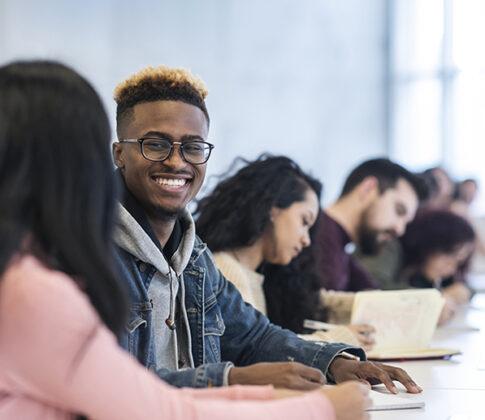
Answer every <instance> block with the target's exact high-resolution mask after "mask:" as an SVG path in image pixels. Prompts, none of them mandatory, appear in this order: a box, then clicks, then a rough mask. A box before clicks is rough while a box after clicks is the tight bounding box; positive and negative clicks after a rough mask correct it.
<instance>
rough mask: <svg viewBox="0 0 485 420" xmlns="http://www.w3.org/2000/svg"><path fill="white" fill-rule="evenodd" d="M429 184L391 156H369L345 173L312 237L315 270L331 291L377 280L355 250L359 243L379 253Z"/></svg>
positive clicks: (398, 232)
mask: <svg viewBox="0 0 485 420" xmlns="http://www.w3.org/2000/svg"><path fill="white" fill-rule="evenodd" d="M426 194H427V189H426V187H425V185H424V183H423V182H422V180H420V179H419V178H418V177H417V176H416V175H414V174H412V173H411V172H409V171H408V170H406V169H405V168H403V167H402V166H400V165H398V164H396V163H394V162H392V161H390V160H389V159H384V158H380V159H371V160H368V161H365V162H363V163H361V164H360V165H358V166H357V167H356V168H355V169H354V170H353V171H352V172H351V173H350V175H349V176H348V177H347V179H346V181H345V184H344V187H343V189H342V193H341V195H340V197H339V199H338V200H337V201H336V202H335V203H333V204H332V205H330V206H329V207H327V208H326V209H325V210H324V211H323V212H322V216H321V217H322V221H321V223H319V227H318V230H317V231H316V232H315V240H314V241H313V243H312V248H314V253H315V258H316V269H315V272H316V273H317V274H318V276H319V280H318V281H319V285H320V287H321V288H323V289H326V290H329V291H353V292H355V291H360V290H366V289H375V288H377V287H378V284H377V282H376V280H375V279H373V278H372V277H371V275H370V274H369V273H368V272H367V271H366V270H365V269H364V268H363V266H362V265H361V264H360V263H359V262H358V261H357V259H356V258H355V257H354V256H353V253H354V251H355V248H356V246H355V244H357V245H358V246H359V248H360V250H361V252H362V253H363V254H367V255H375V254H376V253H378V252H379V249H380V248H381V247H382V245H383V244H385V243H386V242H388V241H390V240H393V239H395V238H397V237H399V236H401V235H402V234H403V233H404V231H405V229H406V225H407V224H408V223H409V222H410V221H411V220H412V219H413V218H414V215H415V213H416V210H417V208H418V205H419V202H420V201H421V200H423V199H425V198H426Z"/></svg>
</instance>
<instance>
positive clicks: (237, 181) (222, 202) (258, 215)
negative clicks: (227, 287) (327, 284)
mask: <svg viewBox="0 0 485 420" xmlns="http://www.w3.org/2000/svg"><path fill="white" fill-rule="evenodd" d="M239 161H241V162H242V163H243V164H244V166H243V167H242V168H241V169H239V170H238V171H237V172H236V173H235V174H233V175H232V176H227V177H226V178H225V179H224V180H223V181H222V182H220V183H219V184H218V185H217V186H216V188H215V189H214V191H213V192H212V193H211V194H209V195H208V196H206V197H204V198H202V199H201V200H200V201H199V203H198V207H197V210H196V213H195V214H196V216H197V215H198V219H197V231H198V233H199V235H200V236H201V238H202V239H203V240H204V241H205V242H207V244H208V246H209V248H210V249H211V250H212V251H213V252H214V253H215V254H214V258H215V261H216V264H217V266H218V268H219V269H220V270H221V272H222V273H223V274H224V276H225V277H226V278H227V279H228V280H229V281H231V282H232V283H233V284H234V285H235V286H236V287H237V288H238V290H239V291H240V292H241V294H242V296H243V298H244V300H245V301H246V302H248V303H250V304H252V305H253V306H254V307H255V308H256V309H258V310H259V311H260V312H262V313H264V314H268V317H269V318H270V320H272V321H276V322H275V323H276V324H278V325H279V323H278V321H280V319H275V317H274V315H275V312H274V311H273V305H268V307H267V305H266V303H267V302H270V303H271V302H272V301H273V300H275V299H280V298H282V296H281V295H280V293H279V290H278V287H279V286H280V285H281V286H282V289H281V290H283V288H284V284H283V283H281V284H280V283H279V281H280V274H282V273H283V272H287V271H288V269H289V268H288V269H287V267H289V266H288V265H289V264H290V262H291V261H292V260H293V259H294V258H295V257H297V256H298V255H299V254H300V253H302V252H303V253H305V254H306V250H305V248H307V247H308V246H309V245H310V241H311V240H310V230H311V229H312V226H313V224H314V223H315V221H316V219H317V217H318V214H319V212H320V204H319V202H320V195H321V190H322V185H321V183H320V182H319V181H318V180H316V179H315V178H313V177H311V176H310V175H308V174H306V173H305V172H303V171H302V170H301V168H300V167H299V166H298V165H297V164H296V163H295V162H294V161H292V160H291V159H289V158H287V157H284V156H271V155H262V156H261V157H259V158H258V159H256V160H255V161H252V162H250V161H245V160H243V159H239ZM237 162H238V161H236V163H235V164H234V165H233V166H237ZM304 260H305V259H304ZM308 263H309V265H311V262H308ZM269 265H271V266H273V267H279V268H280V271H271V272H270V271H268V270H267V266H269ZM298 268H302V267H298ZM306 273H307V274H308V275H307V276H306V277H305V279H304V281H305V282H306V284H305V285H303V284H302V283H301V281H300V280H302V277H301V276H300V275H299V272H298V269H296V270H294V271H291V276H288V277H286V278H285V280H287V281H288V282H289V283H291V282H293V281H294V284H293V286H292V291H293V292H294V293H291V294H287V295H286V296H285V297H284V298H283V299H284V301H285V304H286V305H287V306H286V307H285V310H287V311H288V312H293V311H294V308H301V309H302V312H301V313H302V314H303V313H304V317H306V318H309V319H313V318H315V316H316V314H317V313H319V312H320V308H321V305H320V299H319V290H318V288H317V286H316V282H312V280H313V276H312V275H313V272H312V271H311V269H310V270H308V271H307V272H306ZM267 282H268V283H270V284H272V285H273V286H274V287H273V288H272V289H271V290H270V293H272V295H271V296H268V293H267V294H266V296H265V293H264V290H263V289H264V288H265V286H264V285H265V284H266V283H267ZM307 285H309V286H310V287H307ZM303 286H304V287H303ZM267 292H268V290H267ZM267 309H269V311H268V310H267ZM301 323H303V319H301ZM285 327H286V328H290V329H293V330H294V331H296V332H301V331H300V330H302V328H301V326H300V328H298V325H297V324H296V323H295V324H291V325H285ZM360 327H362V326H359V328H360ZM364 328H365V326H364ZM306 338H310V339H316V340H326V341H343V342H348V343H350V344H354V345H358V344H359V338H360V334H358V333H356V332H355V331H354V330H352V329H350V328H349V327H345V326H339V327H335V328H333V329H332V330H330V331H328V332H327V333H319V334H317V335H313V336H312V337H306ZM365 339H366V340H370V338H369V337H365ZM360 344H367V343H360Z"/></svg>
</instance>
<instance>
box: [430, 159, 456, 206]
mask: <svg viewBox="0 0 485 420" xmlns="http://www.w3.org/2000/svg"><path fill="white" fill-rule="evenodd" d="M423 176H428V177H431V178H433V179H434V182H435V183H436V186H437V188H436V190H435V191H433V194H432V195H431V196H430V197H429V199H428V200H427V201H426V203H425V206H426V208H427V209H430V210H449V209H450V206H451V203H452V201H453V194H454V191H455V183H454V181H453V179H452V178H451V176H450V174H449V173H448V172H447V171H446V170H445V169H444V168H442V167H440V166H436V167H433V168H429V169H426V170H425V171H424V172H423Z"/></svg>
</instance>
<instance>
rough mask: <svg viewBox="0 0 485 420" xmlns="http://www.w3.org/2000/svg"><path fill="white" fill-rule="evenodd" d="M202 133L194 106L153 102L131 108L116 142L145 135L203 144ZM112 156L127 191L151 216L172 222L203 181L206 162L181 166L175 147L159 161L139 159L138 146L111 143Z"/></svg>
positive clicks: (204, 135) (203, 124) (202, 120)
mask: <svg viewBox="0 0 485 420" xmlns="http://www.w3.org/2000/svg"><path fill="white" fill-rule="evenodd" d="M207 134H208V123H207V120H206V117H205V115H204V113H203V112H202V110H201V109H199V108H198V107H196V106H194V105H189V104H186V103H184V102H180V101H156V102H145V103H141V104H138V105H135V107H134V108H133V117H132V118H130V120H129V122H128V123H127V124H126V127H125V129H124V130H123V133H122V138H123V139H139V138H141V137H146V136H150V137H160V138H164V139H169V140H171V141H176V142H186V141H194V140H203V141H206V140H207ZM120 140H121V139H120ZM113 153H114V159H115V163H116V165H117V166H118V167H119V168H120V169H121V172H122V174H123V177H124V179H125V183H126V185H127V187H128V189H129V190H130V191H131V193H132V194H133V195H134V196H135V197H136V198H137V200H138V201H139V202H140V203H141V204H142V206H143V207H144V209H145V210H146V211H147V213H148V215H149V216H151V217H158V218H160V217H161V218H169V219H170V218H175V217H176V216H177V215H178V214H179V213H180V212H181V211H182V210H183V209H184V208H185V206H186V205H187V204H188V203H189V201H190V200H192V199H193V198H194V197H195V195H196V194H197V193H198V192H199V190H200V188H201V186H202V183H203V182H204V177H205V172H206V166H207V163H204V164H202V165H193V164H191V163H188V162H186V161H185V160H184V159H183V158H182V156H181V154H180V149H179V147H178V145H176V146H175V149H173V150H172V154H171V156H170V157H169V158H168V159H166V160H164V161H163V162H152V161H150V160H147V159H145V158H144V157H143V155H142V153H141V149H140V144H139V143H115V145H114V146H113Z"/></svg>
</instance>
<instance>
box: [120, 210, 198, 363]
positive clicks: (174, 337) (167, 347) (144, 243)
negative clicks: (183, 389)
mask: <svg viewBox="0 0 485 420" xmlns="http://www.w3.org/2000/svg"><path fill="white" fill-rule="evenodd" d="M181 218H182V219H183V222H184V225H186V226H188V227H187V229H185V231H184V232H183V236H182V240H181V242H180V244H179V246H178V248H177V250H176V251H175V253H174V254H173V256H172V258H171V260H170V262H167V260H166V259H165V257H164V255H163V254H162V252H161V251H160V249H159V248H158V247H157V246H156V245H155V244H154V243H153V241H152V239H151V238H150V237H149V236H148V234H147V233H146V232H145V231H144V230H143V228H142V227H141V226H140V225H139V224H138V222H137V221H136V220H135V219H134V218H133V216H132V215H131V214H130V213H129V212H128V211H127V210H126V209H125V208H124V207H123V205H121V204H119V214H118V221H117V225H116V228H115V242H116V244H117V245H118V246H119V247H121V248H123V249H124V250H125V251H127V252H129V253H130V254H132V255H133V256H134V257H136V258H137V259H138V260H140V261H141V262H142V263H141V264H140V269H142V270H143V269H146V266H144V264H149V265H151V266H153V267H155V269H156V272H155V274H154V275H153V277H152V279H151V281H150V285H149V288H148V295H149V298H150V300H151V302H152V305H153V312H152V317H153V325H154V326H155V327H154V328H156V329H158V331H156V332H155V331H154V334H153V335H154V337H155V352H156V363H157V369H162V368H165V369H169V370H171V371H174V370H178V369H179V368H183V367H194V362H193V359H192V354H191V352H190V351H189V349H190V348H191V338H190V332H189V331H190V330H189V323H188V318H187V312H186V308H185V288H184V282H183V271H184V269H185V267H186V266H187V263H188V262H189V259H190V256H191V253H192V249H193V247H194V241H195V224H194V221H193V219H192V216H191V214H190V213H189V212H188V211H187V210H184V212H183V214H182V215H181ZM177 294H178V299H179V304H178V305H176V299H177ZM177 311H178V312H179V313H176V312H177ZM176 318H177V325H178V326H179V325H180V326H184V327H185V328H176V329H174V330H171V329H170V328H169V327H168V326H167V324H166V320H168V319H170V320H171V321H172V322H176ZM177 331H181V333H179V334H177Z"/></svg>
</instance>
